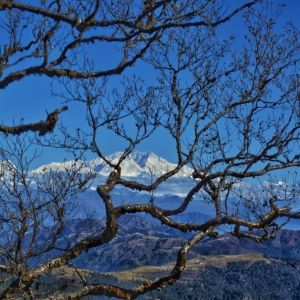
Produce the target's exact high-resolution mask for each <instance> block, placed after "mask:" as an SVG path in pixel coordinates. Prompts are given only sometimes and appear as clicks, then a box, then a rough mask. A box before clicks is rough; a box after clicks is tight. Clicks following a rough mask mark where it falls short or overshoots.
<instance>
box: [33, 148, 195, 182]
mask: <svg viewBox="0 0 300 300" xmlns="http://www.w3.org/2000/svg"><path fill="white" fill-rule="evenodd" d="M121 155H122V152H115V153H112V154H111V155H109V156H107V159H108V160H109V161H111V162H112V163H117V162H118V160H119V159H120V157H121ZM73 164H74V162H72V161H70V162H65V163H61V164H60V163H51V164H49V165H44V166H41V167H39V168H38V169H36V170H34V171H33V172H37V173H39V172H45V171H48V170H51V169H52V170H65V169H66V168H68V167H69V166H72V165H73ZM86 164H87V165H88V166H89V167H90V168H92V169H93V170H94V171H95V172H97V173H98V174H100V175H103V176H108V175H109V174H110V172H111V171H112V168H111V167H109V166H108V165H107V164H106V163H105V161H104V160H103V159H101V158H95V159H93V160H91V161H90V162H86ZM175 167H176V164H172V163H170V162H168V161H167V160H165V159H164V158H162V157H159V156H157V155H156V154H154V153H153V152H138V151H136V152H133V153H130V154H129V155H128V156H127V157H126V159H125V160H124V161H123V162H122V163H121V169H122V176H127V177H148V176H153V177H158V176H161V175H163V174H165V173H167V172H169V171H171V170H172V169H174V168H175ZM191 173H192V169H191V168H189V167H186V166H185V167H183V168H182V170H181V171H180V172H179V173H178V174H176V175H175V177H187V176H190V175H191Z"/></svg>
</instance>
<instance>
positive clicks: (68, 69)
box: [0, 0, 300, 299]
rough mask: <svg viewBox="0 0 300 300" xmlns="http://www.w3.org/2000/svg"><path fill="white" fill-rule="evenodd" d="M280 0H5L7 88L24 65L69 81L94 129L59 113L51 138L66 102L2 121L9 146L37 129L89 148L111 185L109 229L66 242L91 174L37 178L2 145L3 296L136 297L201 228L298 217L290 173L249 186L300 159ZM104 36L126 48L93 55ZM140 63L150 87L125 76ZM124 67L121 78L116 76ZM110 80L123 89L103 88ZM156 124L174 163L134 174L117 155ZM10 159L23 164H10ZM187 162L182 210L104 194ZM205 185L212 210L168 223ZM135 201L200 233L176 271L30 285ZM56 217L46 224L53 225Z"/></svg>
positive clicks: (62, 144)
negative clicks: (106, 133)
mask: <svg viewBox="0 0 300 300" xmlns="http://www.w3.org/2000/svg"><path fill="white" fill-rule="evenodd" d="M284 6H285V5H280V4H278V5H277V4H276V5H272V3H270V2H269V1H265V0H262V1H258V0H257V1H252V2H245V4H244V5H241V6H239V7H235V8H232V9H231V8H230V7H229V8H228V7H227V4H226V1H218V0H216V1H211V0H209V1H206V0H202V1H199V0H197V1H193V0H189V1H152V0H149V1H148V0H145V1H129V0H124V1H118V2H111V1H101V2H100V1H89V0H86V1H80V2H75V1H74V2H70V1H69V2H67V1H66V2H65V1H53V2H51V3H50V4H49V3H47V1H42V2H41V5H40V6H31V5H28V4H24V3H21V2H14V1H1V3H0V11H1V15H0V28H1V36H5V38H4V40H5V42H6V43H7V45H6V46H5V47H4V53H2V54H1V57H0V62H1V66H0V74H1V76H2V78H1V80H0V89H4V88H5V87H6V86H8V85H10V84H14V83H16V82H17V81H18V80H21V79H22V78H24V77H27V76H30V75H45V76H48V77H51V78H53V79H54V82H57V83H59V84H60V85H63V86H64V87H65V89H64V92H62V93H61V92H56V89H55V84H54V86H53V94H54V95H56V96H60V97H62V98H63V99H65V101H67V102H68V103H70V105H79V103H81V104H83V105H84V106H85V113H86V120H87V123H88V126H89V129H87V130H84V129H82V128H78V129H77V131H76V133H75V134H74V135H72V134H70V133H69V132H68V128H67V127H64V126H63V125H62V124H60V126H59V128H58V129H59V130H60V131H61V132H62V134H64V138H63V140H57V139H56V138H55V136H51V137H50V136H47V135H46V133H47V132H49V131H52V130H53V129H54V126H55V125H56V123H57V120H58V117H57V115H58V114H59V113H61V112H63V111H65V110H66V109H67V107H63V108H62V109H58V110H56V111H54V112H53V113H51V114H48V116H47V120H46V121H45V122H44V121H43V122H39V123H35V124H31V125H18V126H11V127H8V126H4V125H2V126H1V131H2V132H3V138H4V139H5V140H6V139H7V138H8V136H10V134H15V135H16V136H15V137H14V138H15V139H17V140H14V142H13V144H14V145H19V146H20V147H19V149H20V150H19V151H21V152H22V151H23V150H22V149H24V147H25V145H24V143H23V140H22V137H21V136H22V135H20V134H21V133H24V132H27V131H33V132H36V131H39V136H40V137H38V136H34V137H32V139H34V138H35V141H36V142H38V143H39V144H40V145H44V146H51V147H59V148H65V149H66V150H67V151H72V152H73V153H74V154H75V157H77V159H78V157H80V154H81V153H83V152H85V151H92V152H93V153H95V154H97V155H98V156H99V158H102V159H103V160H104V161H105V162H106V163H107V165H108V166H110V167H111V168H112V169H113V171H112V172H111V173H110V175H109V177H108V178H107V181H106V184H104V185H99V186H98V187H97V193H98V195H99V197H100V198H99V199H101V200H102V201H103V203H104V205H105V211H106V225H105V228H103V229H102V230H100V229H99V228H95V229H94V230H93V231H92V233H91V236H88V237H84V238H82V237H80V238H78V239H74V240H72V241H68V242H66V244H65V246H64V247H60V248H59V247H58V246H57V240H58V239H59V237H60V235H61V231H62V229H63V227H64V224H65V222H66V220H67V219H68V218H70V217H72V212H73V208H72V206H69V205H71V204H72V201H71V202H70V197H69V196H70V195H74V194H77V193H78V192H80V191H81V190H82V189H84V188H85V187H86V184H88V182H89V180H90V179H92V178H93V176H94V174H93V172H91V173H85V174H88V175H85V176H86V177H85V178H82V176H83V175H82V174H83V173H82V172H81V170H82V168H83V167H84V163H83V164H81V163H80V164H79V165H78V164H77V161H78V160H76V159H75V160H74V161H75V162H74V168H72V166H66V169H65V172H63V173H59V176H58V175H57V173H55V174H53V173H49V174H45V176H42V177H39V178H35V177H33V178H31V179H30V176H29V177H28V175H29V174H28V172H27V170H28V162H27V163H25V164H24V161H25V162H26V159H25V158H24V157H23V159H22V155H21V158H19V157H20V155H19V154H17V153H18V152H17V151H16V150H15V149H14V148H10V147H11V146H5V147H4V146H2V149H3V150H1V151H2V154H1V155H2V157H3V158H2V161H3V163H2V166H3V167H2V168H3V171H2V173H3V176H2V179H1V185H2V186H1V188H2V192H1V193H2V196H1V208H2V213H1V222H2V229H1V230H2V236H1V238H2V237H3V236H4V235H5V236H7V237H8V241H4V240H3V238H2V241H1V243H2V244H1V245H0V246H1V252H0V253H1V254H0V255H1V259H2V265H1V266H0V267H1V270H2V271H3V272H5V273H6V274H7V277H6V278H7V281H8V282H9V284H8V287H7V289H5V290H4V291H3V292H2V294H1V296H0V299H12V298H14V297H16V296H17V295H22V296H23V297H24V298H26V297H28V298H30V297H31V299H35V297H37V298H47V297H48V299H66V298H68V299H81V298H82V297H84V296H87V295H104V294H105V295H107V296H111V297H116V298H122V299H135V298H136V297H138V296H139V295H141V294H144V293H147V292H148V291H151V290H154V289H162V288H163V287H165V286H166V285H167V284H173V283H175V281H176V280H177V279H178V278H179V277H180V275H181V273H182V271H183V270H184V268H185V263H186V259H187V255H188V252H189V251H190V250H191V249H192V248H193V247H194V246H195V245H196V244H197V243H199V242H200V241H201V240H203V239H204V238H205V237H207V236H210V237H212V236H216V235H217V232H216V231H217V229H218V228H219V227H220V226H222V225H226V224H230V225H232V227H233V230H232V234H233V235H236V236H237V237H249V238H252V239H254V240H256V241H258V242H262V241H264V240H266V239H269V238H271V237H273V236H274V235H275V234H276V232H277V231H278V230H280V229H281V228H282V226H284V225H285V224H286V223H287V222H288V221H289V220H290V219H291V218H296V219H298V218H300V215H299V213H297V212H293V211H292V209H291V206H290V205H291V204H292V202H293V201H295V199H296V197H297V196H298V190H297V187H298V186H297V180H296V179H295V181H293V182H292V183H288V182H287V180H286V181H282V182H284V184H281V185H280V190H279V191H278V188H277V185H276V182H275V180H273V181H270V183H269V184H267V185H266V184H262V187H261V188H260V189H259V190H253V189H249V188H248V183H247V179H249V178H253V177H254V178H261V177H263V176H264V175H266V174H271V175H272V174H275V175H274V176H277V173H276V172H277V171H281V170H285V169H288V168H291V170H293V167H298V166H299V165H300V160H299V158H300V156H299V154H298V152H297V151H298V149H299V133H300V123H299V114H300V106H299V100H300V99H299V95H300V88H299V75H298V73H299V59H300V44H299V31H298V30H297V28H296V27H295V26H294V25H293V24H292V22H289V23H287V24H285V25H284V26H283V27H282V28H280V26H279V25H278V22H279V20H280V16H281V14H282V13H283V11H284ZM235 18H240V20H241V22H243V26H244V31H245V32H244V33H243V36H242V38H243V42H244V43H243V45H242V46H241V45H237V42H236V38H235V36H234V35H233V34H234V32H232V33H230V35H228V34H227V33H225V29H226V28H227V27H226V26H227V23H228V21H230V20H234V19H235ZM223 28H224V29H223ZM3 33H4V35H3ZM239 38H240V37H239ZM1 41H2V40H1ZM102 43H105V44H108V45H112V46H113V47H117V49H118V50H119V56H117V57H115V58H114V59H112V60H111V61H110V62H108V63H109V66H108V67H107V69H102V68H101V67H99V66H98V65H97V61H92V60H91V58H90V55H89V51H90V46H91V44H95V45H101V44H102ZM88 46H89V47H88ZM93 47H94V46H93ZM101 59H102V61H101V62H103V61H105V60H107V59H108V58H107V57H103V58H100V60H101ZM135 63H140V64H142V66H144V67H145V69H146V70H151V71H152V72H153V74H155V75H154V76H155V78H156V80H155V82H154V83H153V84H152V83H151V84H148V83H147V81H145V80H143V76H142V74H141V76H140V77H139V76H134V75H131V72H130V70H129V67H134V65H135ZM28 65H29V66H28ZM149 72H150V71H149ZM121 73H123V75H124V77H123V79H122V80H121V82H120V80H118V79H114V78H115V76H114V75H118V74H121ZM108 80H112V81H113V83H114V84H116V86H117V87H115V88H113V89H109V88H108V84H107V81H108ZM132 124H134V125H135V126H134V127H135V130H132V126H131V125H132ZM103 129H106V130H110V131H111V135H112V136H118V137H119V138H123V139H124V140H125V141H126V142H127V144H128V146H127V147H126V149H124V151H123V154H122V155H121V157H120V158H119V160H118V161H117V162H115V161H114V162H112V161H110V160H109V159H107V158H106V157H105V155H104V154H103V150H102V148H101V137H98V136H99V131H100V130H103ZM158 129H161V130H164V131H166V132H168V134H169V135H170V137H172V139H173V140H174V144H175V149H176V153H177V164H176V167H175V168H174V169H172V170H169V171H168V172H166V173H164V174H162V175H161V176H158V177H157V178H155V179H154V180H153V178H152V180H151V182H150V183H149V184H142V183H140V182H138V181H129V180H127V179H126V178H124V176H123V173H122V162H123V161H124V160H125V159H126V157H127V156H128V155H129V154H130V153H131V152H132V151H133V150H134V149H135V147H136V146H137V145H138V144H140V143H142V142H143V141H144V140H145V139H147V138H149V137H150V136H151V134H152V133H153V132H154V131H156V130H158ZM12 136H13V135H12ZM9 145H11V144H9ZM25 148H26V147H25ZM76 153H79V155H77V154H76ZM12 157H14V158H15V159H14V160H13V159H12ZM24 159H25V160H24ZM15 160H17V161H19V164H14V163H13V161H15ZM187 165H190V166H192V167H193V169H194V173H193V178H194V179H195V185H194V187H193V188H192V189H191V190H190V191H189V192H188V193H187V194H186V196H185V198H184V200H183V202H182V204H181V205H180V206H179V207H177V208H176V209H173V210H165V209H162V208H161V207H158V206H157V205H156V203H155V199H154V200H153V199H152V201H151V203H150V204H149V203H145V204H131V205H119V206H116V204H115V203H114V199H113V198H112V197H111V195H110V192H111V191H112V190H113V189H115V187H116V186H117V185H121V186H123V187H125V188H128V189H130V190H139V191H147V192H150V193H152V194H153V193H154V191H155V190H156V189H157V188H158V187H159V186H160V184H161V183H163V182H164V181H166V180H167V179H168V178H171V177H172V176H174V175H175V174H177V173H178V172H179V171H180V170H181V169H182V168H183V167H184V166H187ZM11 172H12V173H11ZM31 176H32V175H31ZM28 178H29V179H28ZM273 178H275V177H273ZM33 179H34V181H35V182H38V189H37V192H35V193H33V192H32V191H31V189H30V183H29V182H30V180H33ZM197 194H200V196H201V198H202V199H203V200H204V201H207V202H209V203H210V204H211V205H212V206H213V207H214V212H215V216H214V217H213V218H212V219H210V220H209V221H207V222H205V223H203V224H182V223H178V222H175V221H173V220H172V216H174V215H177V214H180V213H182V212H184V211H185V209H186V208H187V206H188V205H189V203H190V202H191V200H192V199H193V197H195V196H197ZM230 196H231V197H235V199H236V200H235V203H234V205H229V199H230ZM230 204H231V203H230ZM137 212H145V213H148V214H150V215H152V217H154V218H156V219H158V220H160V221H161V223H163V224H165V225H167V226H169V227H172V228H176V229H178V230H180V231H183V232H186V231H191V232H193V233H194V235H193V236H192V238H190V239H189V240H188V241H187V242H186V243H185V244H183V245H182V248H181V250H180V251H179V253H178V257H177V261H176V264H175V266H174V269H173V270H172V271H171V272H170V274H168V275H167V276H164V277H162V278H158V279H157V280H154V281H147V282H144V283H143V284H141V285H137V286H136V287H134V288H132V289H124V288H121V287H117V286H109V285H104V284H101V283H99V284H97V285H87V284H86V281H85V280H84V278H83V277H82V278H81V277H80V276H79V277H80V278H81V279H82V288H79V289H77V290H76V291H72V292H68V290H67V289H66V288H67V285H64V286H62V287H61V288H59V289H58V290H56V291H53V293H52V294H51V295H50V296H49V293H48V294H47V295H48V296H47V295H45V294H38V291H37V289H36V288H34V286H35V284H36V282H37V281H38V280H39V278H41V277H43V276H45V275H46V274H48V273H49V272H51V271H52V270H54V269H57V268H60V267H62V266H65V265H67V264H68V263H69V262H70V260H72V259H74V258H76V257H79V256H80V255H82V253H83V252H84V251H88V250H89V249H91V248H94V247H98V246H101V245H103V244H106V243H108V242H109V241H111V240H112V239H113V238H114V237H115V236H116V235H117V232H118V218H119V217H120V216H122V215H124V214H127V213H137ZM49 218H50V220H51V222H52V223H51V224H52V227H51V226H50V227H49V223H47V221H49ZM41 227H42V228H44V229H45V230H48V232H49V239H47V240H45V241H44V243H42V244H40V243H39V241H38V238H39V229H40V228H41ZM258 229H261V230H263V232H264V234H263V235H261V234H260V233H259V231H258ZM243 230H248V231H247V232H245V231H243ZM54 250H55V251H57V252H55V255H53V253H54V252H53V251H54ZM45 257H46V258H45ZM33 258H36V259H33ZM33 261H34V262H35V263H34V264H33V263H32V262H33ZM75 270H77V269H76V267H75ZM76 272H77V273H78V274H80V272H79V271H78V270H77V271H76Z"/></svg>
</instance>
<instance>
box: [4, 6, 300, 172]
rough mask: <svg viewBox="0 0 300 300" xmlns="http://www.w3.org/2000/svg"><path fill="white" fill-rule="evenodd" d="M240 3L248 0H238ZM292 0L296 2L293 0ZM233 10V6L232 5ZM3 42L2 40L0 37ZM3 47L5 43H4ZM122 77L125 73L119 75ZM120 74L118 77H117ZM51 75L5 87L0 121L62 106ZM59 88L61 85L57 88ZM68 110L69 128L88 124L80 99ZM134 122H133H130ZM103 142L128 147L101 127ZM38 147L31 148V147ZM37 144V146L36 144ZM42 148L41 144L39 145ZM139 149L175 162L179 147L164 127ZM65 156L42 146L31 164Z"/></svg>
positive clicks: (286, 15) (290, 15)
mask: <svg viewBox="0 0 300 300" xmlns="http://www.w3.org/2000/svg"><path fill="white" fill-rule="evenodd" d="M238 2H239V3H245V2H246V1H238ZM274 2H275V3H282V2H281V1H277V0H276V1H274ZM286 2H287V4H288V5H287V6H286V7H285V8H284V12H283V15H282V17H281V21H282V22H285V21H290V20H292V21H293V22H294V24H295V25H296V26H297V27H298V28H299V30H300V18H299V12H300V1H286ZM291 2H293V3H291ZM229 11H230V9H229ZM222 30H223V32H222V34H224V35H225V36H227V35H230V34H233V35H236V36H239V35H242V34H243V26H242V24H241V19H240V18H239V17H238V18H235V19H234V20H232V21H230V22H229V23H227V24H226V26H224V27H223V29H222ZM243 42H244V41H243V40H239V39H237V40H236V41H235V43H241V44H242V43H243ZM0 44H2V43H1V40H0ZM2 49H3V45H2ZM115 55H116V52H115V51H111V49H108V48H106V47H101V48H99V49H97V50H95V53H94V56H95V57H94V59H95V61H97V59H103V62H106V63H108V62H110V61H114V60H115ZM130 72H131V73H132V72H136V74H143V77H144V78H145V79H146V80H147V82H149V83H151V81H153V80H155V74H154V73H153V72H151V71H149V72H145V71H144V65H143V63H137V64H136V66H135V67H134V68H132V69H130V70H128V71H127V72H126V73H125V74H128V73H130ZM117 77H118V78H119V79H120V80H121V79H122V76H117ZM118 78H117V79H118ZM51 81H52V79H48V78H46V77H38V76H30V77H27V78H25V79H22V80H21V81H19V82H15V83H13V84H10V85H9V86H8V87H7V88H6V89H5V90H1V91H0V108H1V109H0V121H1V122H2V123H3V124H4V125H7V126H10V125H12V124H13V122H15V123H16V124H18V123H19V121H20V119H21V118H24V123H31V122H36V121H39V120H42V119H45V118H46V112H45V110H47V111H48V112H51V111H53V110H55V109H56V108H61V107H62V106H64V105H65V104H64V103H63V99H61V98H59V97H53V96H52V95H51V91H50V83H51ZM56 91H58V92H59V88H57V89H56ZM68 106H69V110H68V111H66V112H64V113H63V114H61V115H60V119H61V120H62V121H63V123H64V125H66V126H68V127H69V128H77V127H80V128H85V127H86V125H85V121H84V115H85V111H84V107H82V106H80V105H78V103H68ZM130 126H131V124H130ZM100 142H101V146H102V150H103V153H104V154H105V155H109V154H111V153H113V152H116V151H122V150H124V149H125V148H126V146H127V144H126V142H124V141H121V140H120V139H118V138H116V137H112V136H111V132H110V131H101V134H100ZM34 148H35V147H33V148H32V150H33V149H34ZM37 148H38V147H37ZM38 149H39V148H38ZM136 150H138V151H153V152H154V153H156V154H157V155H159V156H162V157H164V158H165V159H167V160H169V161H171V162H176V149H175V147H174V142H173V140H171V139H170V137H169V136H168V134H167V133H166V132H165V131H163V130H157V131H156V132H155V133H154V134H153V135H152V137H150V138H149V139H148V140H146V141H144V142H143V143H142V144H141V145H138V146H137V148H136ZM64 157H66V153H64V152H63V151H59V150H55V149H43V155H41V156H40V157H39V159H38V160H37V161H35V162H34V163H33V165H32V168H36V167H38V166H40V165H42V164H47V163H50V162H52V161H62V160H63V158H64ZM86 158H87V159H92V158H95V155H94V154H92V153H87V154H86Z"/></svg>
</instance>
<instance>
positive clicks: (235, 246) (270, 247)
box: [75, 213, 300, 272]
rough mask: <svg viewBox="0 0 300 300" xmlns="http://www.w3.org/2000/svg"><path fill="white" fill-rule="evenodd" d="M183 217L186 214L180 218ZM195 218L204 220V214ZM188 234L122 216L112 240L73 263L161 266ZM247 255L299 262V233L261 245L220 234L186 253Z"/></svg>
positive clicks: (103, 268)
mask: <svg viewBox="0 0 300 300" xmlns="http://www.w3.org/2000/svg"><path fill="white" fill-rule="evenodd" d="M191 214H192V216H193V213H191ZM179 217H180V216H179ZM187 217H188V214H186V215H185V216H183V218H187ZM194 217H195V216H194ZM196 217H203V218H205V215H204V216H196ZM190 235H191V233H186V234H184V233H181V232H179V231H178V230H175V229H171V228H168V227H167V226H164V225H160V224H157V223H153V222H152V221H150V220H147V219H145V218H143V217H140V216H137V215H125V216H123V217H122V218H121V219H120V226H119V233H118V235H117V237H116V238H115V239H114V240H112V241H111V242H109V243H108V244H106V245H103V246H102V247H99V248H97V249H92V250H90V251H89V252H88V253H87V254H86V255H85V256H83V257H81V259H80V260H79V259H78V260H75V262H76V265H77V266H78V267H79V268H85V269H91V270H93V271H97V272H108V271H122V270H129V269H132V268H136V267H139V266H150V265H153V266H161V265H164V264H166V263H168V262H171V261H174V260H176V258H177V253H178V250H179V249H180V247H181V246H182V245H183V243H184V242H185V240H186V239H187V238H188V237H189V236H190ZM247 253H259V254H264V255H272V256H277V257H282V258H296V259H300V231H291V230H282V231H280V232H279V233H278V234H277V236H276V237H275V238H274V239H272V240H269V241H266V242H265V243H262V244H259V243H256V242H255V241H252V240H250V239H246V238H241V239H237V238H236V237H234V236H232V235H231V234H223V235H220V236H219V237H218V238H212V239H207V240H205V241H203V242H201V243H199V244H198V245H197V246H196V247H194V248H193V250H192V251H191V252H190V254H189V259H191V258H195V257H197V256H198V255H199V254H200V255H205V256H209V255H220V254H223V255H237V254H247Z"/></svg>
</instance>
